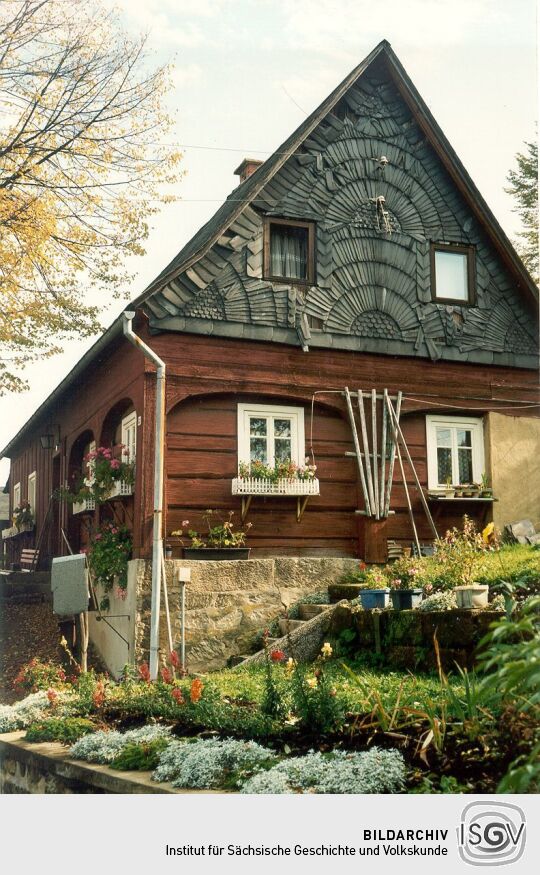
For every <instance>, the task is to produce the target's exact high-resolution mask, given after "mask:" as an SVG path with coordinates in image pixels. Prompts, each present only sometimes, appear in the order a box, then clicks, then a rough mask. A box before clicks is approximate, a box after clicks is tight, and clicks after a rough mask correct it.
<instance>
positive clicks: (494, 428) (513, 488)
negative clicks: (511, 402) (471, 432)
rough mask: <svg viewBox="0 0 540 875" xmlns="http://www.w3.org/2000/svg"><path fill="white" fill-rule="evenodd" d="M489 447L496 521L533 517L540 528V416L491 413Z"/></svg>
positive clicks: (507, 521)
mask: <svg viewBox="0 0 540 875" xmlns="http://www.w3.org/2000/svg"><path fill="white" fill-rule="evenodd" d="M486 449H487V454H488V460H487V461H488V470H490V471H491V482H492V485H493V494H494V496H495V497H496V498H497V499H498V501H496V502H495V503H494V505H493V522H494V523H495V525H496V526H497V528H500V529H502V527H503V526H504V525H506V524H507V523H512V522H517V520H520V519H530V520H532V522H533V523H534V525H535V527H536V529H537V531H540V419H534V418H533V417H526V416H506V415H504V414H502V413H490V414H489V415H488V427H487V440H486Z"/></svg>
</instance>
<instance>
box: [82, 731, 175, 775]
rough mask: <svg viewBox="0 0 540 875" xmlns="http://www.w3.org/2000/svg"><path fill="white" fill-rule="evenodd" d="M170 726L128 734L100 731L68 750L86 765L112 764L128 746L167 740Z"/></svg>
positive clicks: (86, 736) (87, 736) (84, 738)
mask: <svg viewBox="0 0 540 875" xmlns="http://www.w3.org/2000/svg"><path fill="white" fill-rule="evenodd" d="M170 731H171V727H170V726H161V725H159V724H150V725H149V726H141V727H140V728H139V729H130V730H129V731H128V732H117V731H116V730H111V731H110V732H107V731H105V730H102V729H100V730H99V731H98V732H92V733H90V734H89V735H85V736H83V738H80V739H79V741H76V742H75V744H74V745H72V747H71V748H70V749H69V755H70V757H73V759H76V760H86V762H88V763H101V764H103V765H106V764H107V763H112V761H113V760H115V759H116V757H117V756H119V755H120V754H121V753H122V751H123V750H124V749H125V748H126V747H127V745H128V744H148V743H149V742H151V741H156V740H157V739H161V738H168V737H169V735H170Z"/></svg>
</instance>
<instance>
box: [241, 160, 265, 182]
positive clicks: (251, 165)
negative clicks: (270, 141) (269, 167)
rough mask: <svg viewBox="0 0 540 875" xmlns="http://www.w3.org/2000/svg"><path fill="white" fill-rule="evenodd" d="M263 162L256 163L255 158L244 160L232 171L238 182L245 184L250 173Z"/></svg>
mask: <svg viewBox="0 0 540 875" xmlns="http://www.w3.org/2000/svg"><path fill="white" fill-rule="evenodd" d="M263 163H264V162H263V161H258V160H257V159H256V158H244V160H243V161H242V163H241V164H239V165H238V167H237V168H236V170H235V171H234V173H235V176H239V177H240V182H245V180H246V179H248V177H249V176H251V174H252V173H255V171H256V170H257V168H258V167H260V166H261V164H263Z"/></svg>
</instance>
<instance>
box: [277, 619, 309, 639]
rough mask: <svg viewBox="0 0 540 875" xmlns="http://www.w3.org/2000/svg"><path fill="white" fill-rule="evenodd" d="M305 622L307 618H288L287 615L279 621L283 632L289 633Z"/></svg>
mask: <svg viewBox="0 0 540 875" xmlns="http://www.w3.org/2000/svg"><path fill="white" fill-rule="evenodd" d="M305 622H306V621H305V620H288V619H287V618H286V617H282V618H281V619H280V621H279V628H280V630H281V634H282V635H287V634H288V633H289V632H292V631H293V629H298V627H299V626H301V625H302V623H305Z"/></svg>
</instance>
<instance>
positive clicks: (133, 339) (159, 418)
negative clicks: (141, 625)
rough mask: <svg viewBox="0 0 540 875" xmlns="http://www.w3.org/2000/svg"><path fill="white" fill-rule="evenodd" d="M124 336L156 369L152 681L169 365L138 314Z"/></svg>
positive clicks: (127, 316) (128, 315)
mask: <svg viewBox="0 0 540 875" xmlns="http://www.w3.org/2000/svg"><path fill="white" fill-rule="evenodd" d="M122 315H123V330H124V336H125V337H127V339H128V340H129V342H130V343H132V344H133V346H135V347H137V348H138V349H140V350H142V352H143V353H144V355H145V356H146V357H147V358H149V359H150V361H152V362H153V363H154V364H155V366H156V368H157V374H156V419H155V448H154V528H153V541H152V601H151V607H150V679H151V680H156V678H157V676H158V658H159V612H160V599H161V557H162V556H163V532H162V529H163V455H164V445H165V362H164V361H162V360H161V359H160V358H159V356H157V355H156V353H155V352H154V351H153V350H152V349H150V347H149V346H147V345H146V343H144V342H143V341H142V340H141V338H140V337H138V336H137V335H136V334H135V332H134V331H133V328H132V327H131V325H132V322H133V319H134V318H135V313H133V312H129V311H126V312H124V313H123V314H122Z"/></svg>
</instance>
